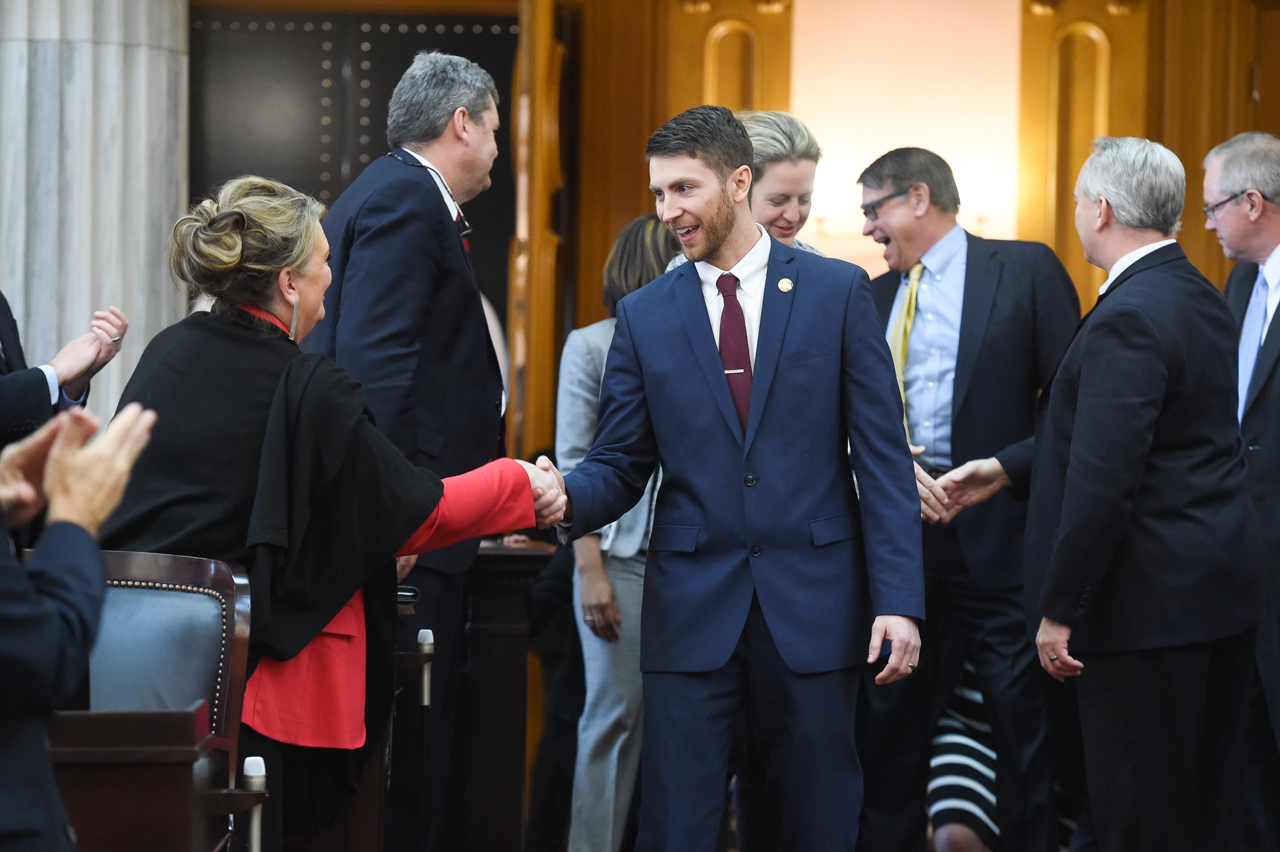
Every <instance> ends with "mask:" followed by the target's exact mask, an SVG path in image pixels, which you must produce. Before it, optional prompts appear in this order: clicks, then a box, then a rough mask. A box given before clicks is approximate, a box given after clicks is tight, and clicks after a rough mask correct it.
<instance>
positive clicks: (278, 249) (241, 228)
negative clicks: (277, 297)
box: [169, 175, 325, 313]
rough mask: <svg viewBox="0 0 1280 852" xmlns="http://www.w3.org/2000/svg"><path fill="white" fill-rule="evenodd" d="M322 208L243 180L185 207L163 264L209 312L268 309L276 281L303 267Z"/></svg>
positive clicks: (272, 184) (274, 186) (279, 188)
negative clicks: (209, 302)
mask: <svg viewBox="0 0 1280 852" xmlns="http://www.w3.org/2000/svg"><path fill="white" fill-rule="evenodd" d="M324 212H325V207H324V205H323V204H321V203H320V202H319V201H316V200H315V199H314V198H312V197H311V196H309V195H306V194H305V193H301V192H298V191H297V190H296V189H293V188H291V187H288V186H285V185H284V184H282V183H279V182H277V181H273V180H268V179H267V178H262V177H257V176H255V175H245V176H243V177H238V178H234V179H232V180H229V181H227V182H226V183H224V184H223V185H222V186H221V187H219V188H218V191H217V193H216V195H214V196H213V197H212V198H206V199H205V200H204V201H201V202H200V203H198V204H196V205H195V206H194V207H192V208H191V212H190V213H188V214H187V215H186V216H183V217H182V218H181V219H179V220H178V223H177V224H176V225H174V226H173V243H172V245H171V246H170V248H169V267H170V269H171V270H172V272H173V275H174V277H175V278H176V279H177V280H179V281H181V282H183V283H184V284H186V285H187V287H188V288H189V289H190V293H191V295H192V296H193V297H194V296H202V295H203V296H210V297H212V298H213V299H214V304H213V312H214V313H225V312H226V311H227V310H230V309H234V308H236V307H237V306H239V305H253V306H255V307H259V308H264V309H265V308H268V307H270V305H271V303H272V291H273V289H274V288H275V282H276V276H277V275H279V273H280V272H281V271H282V270H284V269H294V270H297V271H298V272H303V271H305V270H306V267H307V261H308V259H309V258H310V257H311V252H312V250H313V249H314V248H315V242H316V237H317V235H318V233H319V231H320V217H321V216H323V215H324Z"/></svg>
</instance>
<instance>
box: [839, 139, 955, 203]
mask: <svg viewBox="0 0 1280 852" xmlns="http://www.w3.org/2000/svg"><path fill="white" fill-rule="evenodd" d="M858 183H860V184H862V185H863V186H865V187H867V188H869V189H887V190H889V191H891V192H897V191H898V190H900V189H906V188H907V187H909V186H911V185H913V184H917V183H922V184H924V185H925V186H927V187H929V201H930V202H931V203H932V204H933V206H935V207H937V208H938V209H939V210H945V211H946V212H948V213H955V212H957V211H958V210H959V209H960V190H958V189H956V178H955V175H953V174H952V173H951V166H949V165H947V161H946V160H944V159H942V158H941V157H939V156H938V155H937V154H935V153H933V152H932V151H927V150H925V149H924V148H894V149H893V150H892V151H890V152H889V153H887V154H883V155H881V157H880V158H879V159H877V160H876V161H875V162H874V163H872V164H871V165H869V166H867V167H866V168H865V169H863V171H862V174H860V175H858Z"/></svg>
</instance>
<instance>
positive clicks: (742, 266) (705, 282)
mask: <svg viewBox="0 0 1280 852" xmlns="http://www.w3.org/2000/svg"><path fill="white" fill-rule="evenodd" d="M754 224H755V226H756V228H758V229H759V230H760V238H759V239H758V240H756V244H755V245H754V246H752V247H751V250H750V251H748V252H747V253H746V254H745V255H744V256H743V258H742V260H740V261H738V263H737V265H735V266H734V267H733V269H728V270H725V269H719V268H717V267H715V266H712V265H711V264H710V263H708V262H707V261H705V260H700V261H698V262H697V263H695V264H694V266H693V268H694V270H696V271H697V273H698V280H699V281H701V282H702V298H704V299H706V301H707V318H708V319H710V320H711V333H712V334H713V335H714V336H715V340H716V349H719V348H720V315H721V314H723V313H724V297H723V296H721V295H720V290H719V289H718V288H717V287H716V281H717V280H719V278H720V276H721V275H724V274H725V272H731V273H733V274H734V275H735V276H737V279H738V303H739V304H740V305H742V319H743V322H744V323H745V325H746V327H747V349H748V350H749V351H750V353H751V368H752V369H753V370H754V369H755V366H756V339H757V338H758V337H759V336H760V312H761V310H762V309H763V307H764V288H765V284H766V281H765V277H766V275H767V273H768V272H769V252H770V251H771V250H772V248H773V245H772V242H773V239H772V238H771V237H770V236H769V235H768V234H767V233H765V230H764V227H763V226H762V225H760V224H759V223H758V222H757V223H754Z"/></svg>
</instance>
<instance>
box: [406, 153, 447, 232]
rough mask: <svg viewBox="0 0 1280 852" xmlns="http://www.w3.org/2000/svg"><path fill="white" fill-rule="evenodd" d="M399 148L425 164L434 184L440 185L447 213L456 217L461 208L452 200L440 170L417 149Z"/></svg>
mask: <svg viewBox="0 0 1280 852" xmlns="http://www.w3.org/2000/svg"><path fill="white" fill-rule="evenodd" d="M400 150H402V151H408V152H409V156H411V157H413V158H414V159H415V160H417V161H418V162H419V163H422V165H424V166H426V169H427V171H428V172H430V173H431V176H432V177H433V178H435V179H436V185H437V186H439V187H440V194H441V195H443V196H444V204H445V206H446V207H448V208H449V215H450V216H452V217H453V218H455V219H457V218H458V214H459V213H460V212H461V210H460V209H459V207H458V202H456V201H454V200H453V190H451V189H449V182H448V181H447V180H445V179H444V175H443V174H441V173H440V170H439V169H437V168H436V167H435V166H433V165H431V161H430V160H428V159H427V158H426V157H424V156H422V155H421V154H419V153H418V152H417V151H411V150H409V149H408V148H401V149H400Z"/></svg>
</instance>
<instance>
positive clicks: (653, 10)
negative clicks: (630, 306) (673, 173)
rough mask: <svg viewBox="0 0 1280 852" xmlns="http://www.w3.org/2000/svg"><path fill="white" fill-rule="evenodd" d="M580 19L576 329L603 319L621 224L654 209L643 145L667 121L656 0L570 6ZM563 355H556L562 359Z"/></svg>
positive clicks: (588, 1) (614, 0)
mask: <svg viewBox="0 0 1280 852" xmlns="http://www.w3.org/2000/svg"><path fill="white" fill-rule="evenodd" d="M565 5H566V6H567V7H571V8H572V10H573V11H574V13H575V14H577V15H579V16H580V20H579V24H580V30H579V31H580V32H581V34H582V36H581V45H582V49H581V55H580V56H579V58H578V60H579V61H578V67H579V69H580V73H581V80H580V82H579V83H578V85H579V93H580V98H581V100H580V111H581V115H580V121H579V138H578V149H579V157H578V190H577V198H576V204H577V240H576V243H577V245H576V252H577V256H576V258H574V262H573V265H572V268H573V270H574V279H575V280H574V282H573V285H574V291H575V304H574V325H575V327H578V328H581V327H582V326H584V325H589V324H591V323H593V322H596V321H598V320H601V319H604V318H605V317H606V316H607V313H606V312H605V309H604V304H603V302H602V297H603V274H602V273H603V270H604V262H605V259H606V258H607V257H608V254H609V248H610V246H612V245H613V240H614V238H615V237H616V236H617V234H618V232H619V231H620V230H622V226H623V225H625V224H626V223H627V222H629V221H630V220H631V219H633V218H635V217H636V216H639V215H641V214H643V213H647V212H650V211H652V210H653V197H652V195H650V193H649V169H648V166H647V165H646V163H645V159H644V146H645V142H646V140H648V138H649V134H650V133H652V132H653V131H654V130H656V129H657V128H658V127H659V126H660V125H661V124H662V122H663V121H665V120H666V119H667V117H668V116H666V115H664V114H660V113H659V110H658V106H657V101H658V100H659V92H660V85H661V79H662V78H661V75H659V74H657V73H655V72H656V71H657V70H658V65H659V62H658V60H657V58H656V57H657V56H658V52H659V50H660V47H659V43H658V42H659V39H658V38H657V32H656V27H657V25H658V21H659V16H660V11H661V10H660V9H659V0H585V2H580V3H572V4H568V3H567V4H565ZM557 355H558V353H557Z"/></svg>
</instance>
